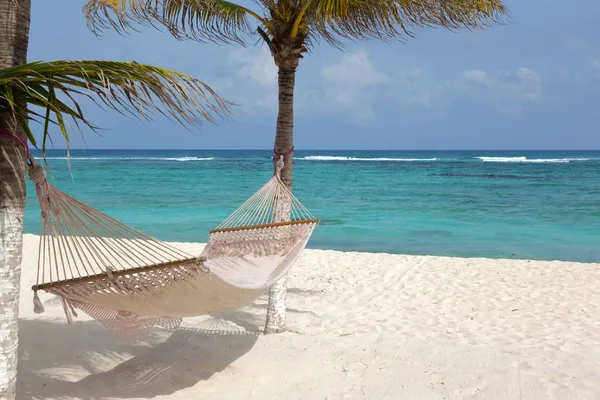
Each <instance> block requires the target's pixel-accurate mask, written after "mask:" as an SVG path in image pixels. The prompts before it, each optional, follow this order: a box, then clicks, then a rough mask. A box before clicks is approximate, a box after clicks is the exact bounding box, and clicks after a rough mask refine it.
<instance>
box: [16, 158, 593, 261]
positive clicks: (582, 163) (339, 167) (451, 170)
mask: <svg viewBox="0 0 600 400" xmlns="http://www.w3.org/2000/svg"><path fill="white" fill-rule="evenodd" d="M34 154H39V152H35V151H34ZM47 156H48V157H47V158H48V163H49V164H50V166H51V167H52V175H53V177H54V178H55V181H56V184H57V185H58V186H59V187H60V189H61V190H64V191H65V192H67V193H69V194H70V195H72V196H74V197H76V198H77V199H79V200H81V201H84V202H86V203H88V204H90V205H91V206H93V207H95V208H97V209H99V210H101V211H103V212H106V213H107V214H109V215H110V216H112V217H115V218H117V219H120V220H122V221H123V222H125V223H127V224H129V225H131V226H133V227H135V228H136V229H140V230H142V231H144V232H145V233H147V234H149V235H151V236H155V237H157V238H159V239H163V240H169V241H177V242H187V241H190V242H205V241H206V240H208V232H209V230H210V229H213V228H214V227H215V226H216V225H218V223H219V222H220V221H222V220H223V219H224V218H226V217H227V216H228V215H229V214H230V213H231V212H232V211H233V210H235V209H236V208H237V207H238V206H239V205H240V204H241V203H242V202H244V201H246V200H247V198H248V196H250V195H251V194H252V193H254V190H256V189H257V188H258V187H260V185H262V184H263V183H264V180H265V179H267V178H268V176H269V174H270V173H271V171H272V169H271V168H272V151H269V150H263V151H260V150H235V151H229V150H189V149H188V150H90V149H85V150H83V149H73V150H72V151H71V153H70V160H71V163H70V165H69V164H67V153H66V152H65V151H64V150H63V151H59V150H49V151H48V153H47ZM294 156H295V160H296V166H295V168H294V192H295V193H296V194H297V196H298V198H299V199H300V200H301V201H302V202H303V204H304V205H305V206H306V207H307V208H308V209H310V210H311V212H312V213H313V214H314V215H315V216H317V217H319V218H320V219H321V220H322V221H324V223H323V224H321V226H319V228H318V229H317V230H316V231H315V234H314V235H313V237H312V239H311V241H310V244H309V245H310V246H311V247H318V248H323V249H337V250H349V251H373V252H392V253H403V254H429V255H451V256H467V257H471V256H474V257H512V258H522V259H545V260H554V259H559V260H571V261H595V262H598V261H600V246H599V244H600V213H599V212H598V204H600V151H591V150H590V151H533V150H530V151H528V150H516V151H498V150H496V151H484V150H475V151H345V150H335V151H327V150H310V151H309V150H297V151H296V153H295V154H294ZM28 185H29V186H30V188H29V189H30V193H34V192H35V190H34V188H33V187H31V183H30V182H29V183H28ZM40 223H41V221H40V212H39V204H38V202H37V200H36V198H35V196H27V212H26V217H25V231H26V232H28V233H36V232H39V227H40Z"/></svg>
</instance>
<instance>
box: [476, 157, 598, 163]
mask: <svg viewBox="0 0 600 400" xmlns="http://www.w3.org/2000/svg"><path fill="white" fill-rule="evenodd" d="M475 158H478V159H480V160H481V161H484V162H503V163H540V164H544V163H555V164H557V163H558V164H566V163H568V162H571V161H589V160H590V159H589V158H527V157H483V156H482V157H475Z"/></svg>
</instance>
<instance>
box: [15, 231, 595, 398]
mask: <svg viewBox="0 0 600 400" xmlns="http://www.w3.org/2000/svg"><path fill="white" fill-rule="evenodd" d="M178 246H181V247H182V248H183V249H185V250H188V251H194V252H199V251H200V250H201V249H202V245H201V244H178ZM36 252H37V237H35V236H33V235H25V244H24V254H25V255H24V262H23V274H22V292H21V310H20V311H21V321H20V341H21V342H20V364H19V382H18V390H19V397H18V398H19V399H113V398H116V399H146V398H156V399H168V400H187V399H232V400H233V399H235V400H240V399H261V400H275V399H277V400H279V399H318V400H325V399H328V400H334V399H394V400H395V399H418V400H421V399H423V400H427V399H440V400H441V399H447V400H450V399H502V400H506V399H600V264H582V263H572V262H558V261H553V262H542V261H520V260H490V259H463V258H447V257H429V256H424V257H421V256H404V255H390V254H373V253H352V252H349V253H343V252H337V251H324V250H307V251H305V253H304V254H303V256H302V257H301V259H300V261H299V262H298V263H297V264H296V266H295V267H294V268H293V269H292V273H291V278H290V288H289V295H288V296H289V297H288V328H289V332H286V333H283V334H278V335H270V336H263V335H261V334H260V331H261V329H262V326H263V323H264V314H265V307H266V305H265V300H266V299H265V298H261V299H260V300H259V301H257V302H256V303H255V304H253V305H252V306H250V307H247V308H244V309H240V310H236V311H231V312H226V313H221V314H217V315H213V316H209V317H198V318H189V319H185V320H184V323H183V325H182V327H181V328H180V329H179V330H178V331H176V332H175V333H173V334H172V335H170V336H169V332H167V331H164V330H161V329H155V330H153V332H152V334H151V336H150V337H149V338H148V340H147V341H145V342H143V343H141V344H138V345H130V344H125V343H121V342H118V341H115V340H113V339H112V338H111V337H110V336H108V335H107V333H106V331H105V330H104V329H103V328H102V327H101V326H100V325H99V324H97V323H96V322H94V321H92V320H90V319H89V318H86V317H85V316H81V315H80V317H79V319H77V320H76V322H75V323H73V324H72V325H68V324H66V322H65V318H64V315H63V311H62V308H61V306H60V304H59V302H58V301H57V300H56V298H53V297H52V296H50V295H47V294H45V293H42V294H41V296H40V297H41V298H42V301H43V302H44V306H45V307H46V313H45V314H42V315H35V314H33V307H32V293H31V291H30V289H29V288H30V287H31V285H32V284H33V283H34V279H35V270H36V258H37V254H36Z"/></svg>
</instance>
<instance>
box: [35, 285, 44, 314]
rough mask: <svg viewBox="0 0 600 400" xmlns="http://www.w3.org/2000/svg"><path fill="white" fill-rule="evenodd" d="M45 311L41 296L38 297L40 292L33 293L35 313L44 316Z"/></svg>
mask: <svg viewBox="0 0 600 400" xmlns="http://www.w3.org/2000/svg"><path fill="white" fill-rule="evenodd" d="M45 311H46V309H44V305H43V304H42V301H41V300H40V296H38V292H37V290H36V291H34V292H33V312H34V313H36V314H42V313H43V312H45Z"/></svg>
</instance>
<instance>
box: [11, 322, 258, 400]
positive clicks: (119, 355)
mask: <svg viewBox="0 0 600 400" xmlns="http://www.w3.org/2000/svg"><path fill="white" fill-rule="evenodd" d="M215 321H216V322H215ZM218 321H220V320H215V319H212V320H209V321H207V323H204V324H202V325H201V326H200V327H197V328H179V329H178V330H177V331H175V332H174V333H173V334H172V335H171V336H169V337H167V336H168V333H167V332H165V331H162V330H160V329H154V330H153V331H152V333H151V335H150V336H149V337H148V339H147V340H146V341H145V342H144V343H143V344H138V345H130V344H127V343H122V342H118V341H116V340H115V339H113V338H111V337H110V336H109V335H108V334H107V332H106V331H105V330H104V329H103V328H102V327H101V326H100V325H99V324H97V323H96V322H93V321H90V322H75V323H73V324H72V325H67V324H65V323H64V322H62V321H57V322H52V321H48V320H21V321H20V323H19V331H20V335H19V336H20V357H19V371H18V373H19V378H18V379H19V381H18V392H17V393H18V398H23V399H49V398H52V399H73V398H76V399H86V400H93V399H102V398H107V397H108V398H123V399H126V398H152V397H155V396H159V395H168V394H172V393H174V392H177V391H179V390H181V389H185V388H188V387H191V386H194V385H195V384H197V383H198V382H200V381H202V380H206V379H208V378H210V377H211V376H212V375H214V374H215V373H218V372H220V371H223V370H225V369H226V368H227V367H228V366H229V365H231V364H232V363H233V362H235V361H236V360H237V359H238V358H240V357H241V356H243V355H244V354H246V353H247V352H248V351H249V350H250V349H251V348H252V347H253V346H254V344H255V343H256V341H257V339H258V336H259V335H258V334H257V333H254V332H246V331H241V330H235V329H228V328H226V327H224V325H223V324H221V323H218ZM165 337H167V338H166V340H165ZM114 365H116V366H114ZM112 366H114V367H112ZM111 367H112V368H111ZM70 373H71V374H74V375H75V376H77V375H79V376H81V375H87V376H85V377H84V378H83V379H81V380H79V381H76V382H70V381H67V380H65V377H66V376H67V375H69V374H70Z"/></svg>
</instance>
